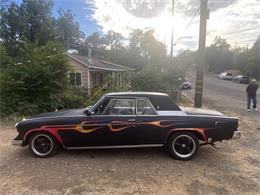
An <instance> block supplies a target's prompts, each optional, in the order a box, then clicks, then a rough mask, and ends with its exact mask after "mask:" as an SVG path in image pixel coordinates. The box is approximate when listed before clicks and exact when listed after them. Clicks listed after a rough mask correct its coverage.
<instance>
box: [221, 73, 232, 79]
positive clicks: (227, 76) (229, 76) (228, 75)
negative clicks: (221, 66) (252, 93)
mask: <svg viewBox="0 0 260 195" xmlns="http://www.w3.org/2000/svg"><path fill="white" fill-rule="evenodd" d="M218 78H219V79H223V80H232V78H233V75H232V73H229V72H222V73H221V74H219V75H218Z"/></svg>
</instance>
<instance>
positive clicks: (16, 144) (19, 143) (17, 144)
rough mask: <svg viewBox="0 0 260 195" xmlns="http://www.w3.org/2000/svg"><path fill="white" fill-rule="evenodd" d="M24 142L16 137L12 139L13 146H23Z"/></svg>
mask: <svg viewBox="0 0 260 195" xmlns="http://www.w3.org/2000/svg"><path fill="white" fill-rule="evenodd" d="M22 143H23V140H16V139H13V140H12V145H13V146H21V145H22Z"/></svg>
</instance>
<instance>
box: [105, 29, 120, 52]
mask: <svg viewBox="0 0 260 195" xmlns="http://www.w3.org/2000/svg"><path fill="white" fill-rule="evenodd" d="M105 40H106V44H107V46H108V47H109V49H110V50H113V49H122V48H123V40H124V37H123V36H122V35H121V34H120V33H117V32H114V31H112V30H110V31H108V33H107V34H106V36H105Z"/></svg>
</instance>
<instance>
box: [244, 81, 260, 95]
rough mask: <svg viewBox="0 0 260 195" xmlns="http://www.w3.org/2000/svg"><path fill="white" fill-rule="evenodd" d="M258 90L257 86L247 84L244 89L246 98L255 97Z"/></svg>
mask: <svg viewBox="0 0 260 195" xmlns="http://www.w3.org/2000/svg"><path fill="white" fill-rule="evenodd" d="M257 88H258V85H257V84H249V85H248V86H247V88H246V92H247V95H248V96H256V90H257Z"/></svg>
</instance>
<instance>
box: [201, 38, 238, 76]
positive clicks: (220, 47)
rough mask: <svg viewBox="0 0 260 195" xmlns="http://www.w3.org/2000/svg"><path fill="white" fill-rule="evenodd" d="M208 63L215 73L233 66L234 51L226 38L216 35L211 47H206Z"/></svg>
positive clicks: (210, 69)
mask: <svg viewBox="0 0 260 195" xmlns="http://www.w3.org/2000/svg"><path fill="white" fill-rule="evenodd" d="M206 65H207V66H208V69H209V71H211V72H214V73H220V72H222V71H225V70H227V69H230V68H232V66H233V53H232V52H231V51H230V45H229V44H228V43H227V42H226V40H225V39H222V38H220V37H216V38H215V39H214V41H213V43H212V44H211V45H210V47H208V48H206Z"/></svg>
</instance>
